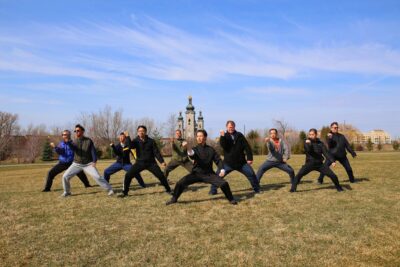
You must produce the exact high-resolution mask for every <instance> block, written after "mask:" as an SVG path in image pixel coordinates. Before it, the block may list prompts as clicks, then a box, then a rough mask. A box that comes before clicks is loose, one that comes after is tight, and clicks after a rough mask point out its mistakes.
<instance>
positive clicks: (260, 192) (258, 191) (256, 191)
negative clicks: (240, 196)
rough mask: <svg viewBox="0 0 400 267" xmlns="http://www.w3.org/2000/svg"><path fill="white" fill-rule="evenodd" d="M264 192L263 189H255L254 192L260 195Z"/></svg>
mask: <svg viewBox="0 0 400 267" xmlns="http://www.w3.org/2000/svg"><path fill="white" fill-rule="evenodd" d="M262 193H263V192H262V191H261V190H254V194H256V195H259V194H262Z"/></svg>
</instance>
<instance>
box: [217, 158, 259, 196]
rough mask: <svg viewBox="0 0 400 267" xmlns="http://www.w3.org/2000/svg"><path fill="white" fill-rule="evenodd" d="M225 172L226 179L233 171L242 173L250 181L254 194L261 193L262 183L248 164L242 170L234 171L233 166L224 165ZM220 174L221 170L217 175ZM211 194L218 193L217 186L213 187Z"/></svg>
mask: <svg viewBox="0 0 400 267" xmlns="http://www.w3.org/2000/svg"><path fill="white" fill-rule="evenodd" d="M224 170H225V176H224V177H226V176H227V175H228V174H229V173H231V172H233V171H238V172H240V173H241V174H243V175H244V176H246V178H247V180H249V182H250V184H251V187H252V188H253V190H254V192H260V183H259V182H258V180H257V177H256V174H255V172H254V170H253V168H252V167H251V166H250V165H249V164H247V163H246V164H244V165H243V166H242V167H241V168H238V169H234V168H232V167H231V166H229V165H227V164H225V163H224ZM219 172H220V170H217V175H219ZM221 189H222V188H221ZM210 193H212V194H216V193H217V187H216V186H215V185H211V189H210Z"/></svg>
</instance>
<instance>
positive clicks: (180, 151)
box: [172, 140, 183, 155]
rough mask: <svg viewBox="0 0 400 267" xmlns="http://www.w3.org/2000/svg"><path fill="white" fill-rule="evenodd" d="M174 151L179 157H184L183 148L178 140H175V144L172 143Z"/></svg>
mask: <svg viewBox="0 0 400 267" xmlns="http://www.w3.org/2000/svg"><path fill="white" fill-rule="evenodd" d="M172 149H173V150H174V151H175V152H176V153H178V155H183V147H182V145H181V144H180V143H178V141H177V140H174V142H172Z"/></svg>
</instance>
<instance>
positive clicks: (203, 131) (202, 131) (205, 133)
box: [196, 130, 207, 137]
mask: <svg viewBox="0 0 400 267" xmlns="http://www.w3.org/2000/svg"><path fill="white" fill-rule="evenodd" d="M198 133H202V134H203V135H204V137H207V132H206V130H197V132H196V135H197V134H198Z"/></svg>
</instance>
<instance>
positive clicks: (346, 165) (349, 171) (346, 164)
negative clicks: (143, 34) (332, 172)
mask: <svg viewBox="0 0 400 267" xmlns="http://www.w3.org/2000/svg"><path fill="white" fill-rule="evenodd" d="M334 159H335V160H337V161H339V162H340V164H342V166H343V167H344V169H345V170H346V172H347V176H349V180H350V182H354V174H353V169H352V168H351V166H350V162H349V160H348V158H347V157H346V156H345V157H344V158H337V157H334ZM331 164H332V162H331V161H330V160H326V161H325V165H326V166H328V167H329V166H331ZM324 176H325V175H324V174H322V173H321V174H320V175H319V178H318V181H319V182H320V183H322V182H323V181H324Z"/></svg>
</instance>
